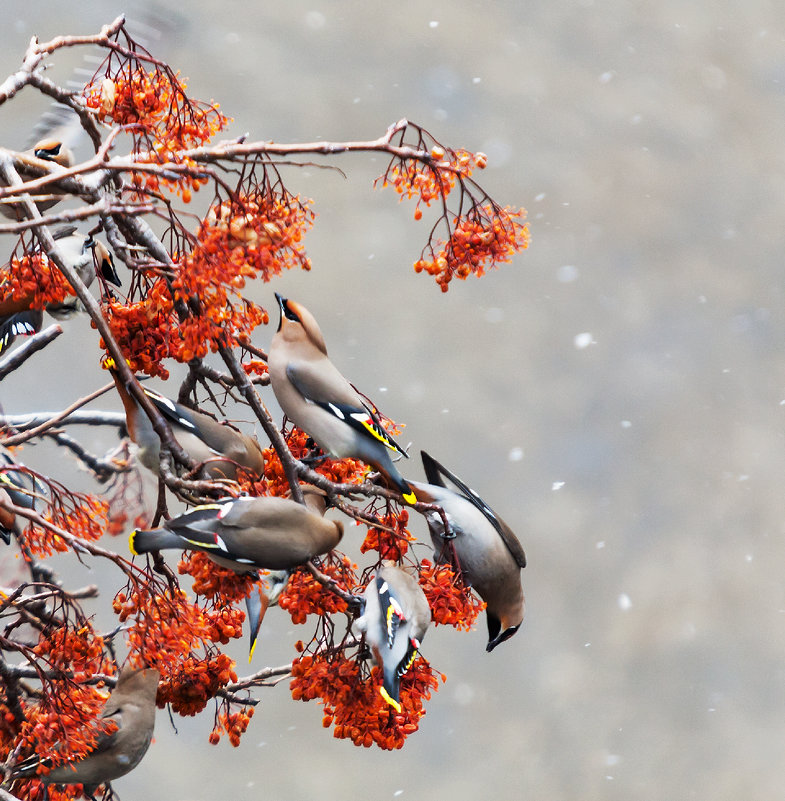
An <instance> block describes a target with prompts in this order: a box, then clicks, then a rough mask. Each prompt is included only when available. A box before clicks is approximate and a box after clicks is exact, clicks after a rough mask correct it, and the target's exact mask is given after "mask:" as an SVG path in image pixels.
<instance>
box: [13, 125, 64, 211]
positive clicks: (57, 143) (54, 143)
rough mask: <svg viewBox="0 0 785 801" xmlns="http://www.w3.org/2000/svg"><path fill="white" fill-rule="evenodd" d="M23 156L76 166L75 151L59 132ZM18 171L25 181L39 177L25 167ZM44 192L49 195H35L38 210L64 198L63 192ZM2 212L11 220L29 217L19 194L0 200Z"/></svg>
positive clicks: (48, 207) (47, 207)
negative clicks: (40, 197)
mask: <svg viewBox="0 0 785 801" xmlns="http://www.w3.org/2000/svg"><path fill="white" fill-rule="evenodd" d="M74 116H75V115H74ZM22 156H23V157H27V158H30V157H31V156H32V157H33V158H35V159H40V160H41V161H48V162H51V163H52V164H57V165H58V166H59V167H63V168H68V167H73V166H74V154H73V152H72V151H71V149H70V148H69V147H68V146H67V145H66V143H65V142H64V141H62V140H61V139H59V138H58V136H57V134H56V133H54V132H52V133H50V134H48V135H47V136H46V137H45V138H43V139H41V140H40V141H38V142H36V143H35V144H34V145H33V146H32V147H31V148H30V150H25V151H24V152H23V153H22ZM30 163H31V164H32V159H31V160H30ZM18 172H19V177H20V178H21V179H22V180H23V181H29V180H30V179H32V178H36V177H38V176H37V175H36V174H35V173H34V172H33V171H32V170H26V169H25V168H24V167H20V168H19V170H18ZM44 192H45V194H46V195H47V196H46V198H45V199H44V198H42V199H41V200H36V196H33V200H34V201H35V204H36V206H37V207H38V211H40V212H44V211H46V210H47V209H51V208H52V206H54V205H56V204H57V203H59V202H60V201H61V200H62V199H63V195H62V194H58V193H55V194H52V193H50V192H49V191H48V190H46V189H45V190H44ZM0 214H2V216H3V217H5V218H6V219H9V220H23V219H25V218H26V217H27V215H26V214H25V212H24V208H23V207H22V206H21V205H20V203H19V196H18V195H13V196H11V197H8V198H4V199H3V200H0Z"/></svg>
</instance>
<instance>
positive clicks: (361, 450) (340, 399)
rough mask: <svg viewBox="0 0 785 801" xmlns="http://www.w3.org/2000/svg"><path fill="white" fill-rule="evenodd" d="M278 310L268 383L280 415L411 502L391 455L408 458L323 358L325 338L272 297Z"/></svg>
mask: <svg viewBox="0 0 785 801" xmlns="http://www.w3.org/2000/svg"><path fill="white" fill-rule="evenodd" d="M275 297H276V299H277V301H278V305H279V307H280V311H281V320H280V322H279V324H278V331H277V332H276V334H275V336H274V337H273V340H272V344H271V345H270V353H269V359H268V367H269V370H270V383H271V384H272V387H273V392H274V393H275V397H276V398H277V399H278V403H279V405H280V407H281V409H282V411H283V413H284V414H285V415H286V416H287V417H288V418H289V419H290V420H291V421H292V422H293V423H294V424H295V425H296V426H298V427H299V428H301V429H302V430H303V431H305V433H306V434H308V435H309V436H310V437H312V438H313V439H314V440H315V441H316V443H317V444H318V445H319V447H320V448H321V449H322V450H323V451H325V452H327V453H330V454H331V455H332V456H334V457H336V458H338V459H343V458H346V457H351V458H354V459H361V460H362V461H363V462H367V463H368V464H370V465H372V466H373V467H375V468H376V469H377V470H379V471H381V472H382V473H383V474H384V475H385V476H386V477H387V478H388V479H389V481H390V482H391V483H392V484H393V485H394V486H395V487H396V489H398V491H399V492H400V493H401V495H403V498H404V500H405V501H406V502H407V503H415V502H416V500H417V498H416V497H415V494H414V492H413V491H412V488H411V487H410V486H409V484H407V482H406V481H405V480H404V478H403V477H402V476H401V474H400V473H399V472H398V470H397V469H396V467H395V465H394V464H393V463H392V460H391V458H390V453H399V454H401V455H402V456H405V457H406V458H408V454H407V453H406V452H405V451H404V450H403V449H402V448H400V447H399V446H398V445H397V444H396V443H395V441H394V440H393V439H392V437H390V436H389V435H388V434H387V432H386V431H385V430H384V428H383V427H382V425H381V423H380V422H379V419H378V418H377V416H376V415H375V414H374V412H373V411H372V410H371V409H370V407H369V406H368V405H367V404H366V402H365V401H364V400H363V399H362V397H361V396H360V394H359V393H358V392H357V391H356V390H355V389H354V387H353V386H352V385H351V384H350V383H349V382H348V381H347V380H346V379H345V378H344V377H343V376H342V375H341V373H340V372H338V369H337V368H336V367H335V365H334V364H333V363H332V362H331V361H330V359H329V358H328V356H327V346H326V345H325V343H324V337H323V336H322V332H321V331H320V330H319V326H318V324H317V322H316V320H315V319H314V318H313V315H312V314H311V313H310V312H309V311H308V309H306V308H305V307H304V306H302V305H300V304H299V303H296V302H295V301H293V300H287V299H286V298H283V297H281V296H280V295H279V294H278V293H276V295H275Z"/></svg>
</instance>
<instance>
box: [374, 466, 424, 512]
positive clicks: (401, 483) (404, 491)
mask: <svg viewBox="0 0 785 801" xmlns="http://www.w3.org/2000/svg"><path fill="white" fill-rule="evenodd" d="M377 467H378V468H379V469H380V470H381V471H382V472H383V473H384V475H385V476H386V477H387V479H388V480H389V481H390V483H391V484H392V485H393V486H394V487H395V489H397V490H398V492H400V493H401V495H403V499H404V500H405V501H406V503H409V504H414V503H417V495H416V494H415V492H414V490H413V489H412V488H411V486H410V485H409V482H408V481H406V479H405V478H404V477H403V476H402V475H401V474H400V473H399V472H398V471H397V470H396V469H395V465H393V463H392V461H389V464H386V465H381V464H380V465H377Z"/></svg>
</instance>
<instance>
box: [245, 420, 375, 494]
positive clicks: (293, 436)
mask: <svg viewBox="0 0 785 801" xmlns="http://www.w3.org/2000/svg"><path fill="white" fill-rule="evenodd" d="M286 444H287V445H288V446H289V450H290V451H291V454H292V456H294V458H295V459H303V458H304V457H305V456H307V455H308V454H309V452H310V449H309V447H308V435H307V434H306V433H305V432H304V431H302V430H301V429H299V428H296V427H292V430H291V432H290V433H289V434H288V435H287V436H286ZM262 452H263V454H264V481H263V482H259V484H257V485H256V486H257V487H258V488H259V492H258V493H257V494H260V495H277V496H279V497H286V495H288V493H289V481H288V480H287V478H286V474H285V473H284V469H283V465H282V464H281V459H280V457H279V456H278V453H277V451H276V450H275V448H265V449H264V450H263V451H262ZM314 469H315V470H316V472H317V473H320V474H321V475H323V476H324V477H325V478H327V479H329V480H330V481H333V482H335V483H336V484H362V482H363V481H364V480H365V476H366V475H367V474H368V470H369V468H368V465H366V464H365V463H364V462H360V461H358V460H356V459H329V458H328V459H323V460H322V461H320V462H319V463H318V464H317V465H316V466H315V467H314Z"/></svg>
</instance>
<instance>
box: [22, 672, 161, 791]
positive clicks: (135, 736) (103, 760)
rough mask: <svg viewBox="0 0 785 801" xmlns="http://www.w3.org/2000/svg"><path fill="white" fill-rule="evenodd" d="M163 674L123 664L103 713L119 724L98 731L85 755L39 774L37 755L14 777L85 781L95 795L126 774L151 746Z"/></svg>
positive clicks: (86, 788)
mask: <svg viewBox="0 0 785 801" xmlns="http://www.w3.org/2000/svg"><path fill="white" fill-rule="evenodd" d="M160 677H161V676H160V673H159V672H158V671H157V670H155V669H153V668H144V669H136V668H131V667H125V668H123V670H122V671H121V672H120V675H119V676H118V679H117V684H116V685H115V688H114V690H113V691H112V694H111V695H110V696H109V699H108V701H107V702H106V705H105V706H104V709H103V712H102V713H101V718H102V719H103V720H111V721H114V722H115V723H116V724H117V726H118V728H117V729H116V730H115V731H113V732H112V733H110V734H107V733H101V734H99V736H98V741H97V743H96V745H95V747H94V748H93V750H92V751H91V752H90V753H89V754H88V755H87V756H85V757H84V758H83V759H80V760H75V761H74V762H68V763H66V764H64V765H58V766H57V767H56V768H53V769H52V770H51V771H50V772H49V773H48V774H47V775H36V770H37V768H38V766H39V764H40V760H39V759H38V757H35V758H32V759H30V760H28V761H26V762H24V763H22V764H21V765H18V766H17V768H16V769H15V770H14V772H13V773H12V775H11V779H17V778H29V777H31V776H35V777H36V778H38V779H40V780H41V781H42V782H44V783H45V784H83V785H84V786H85V790H86V792H87V793H88V794H90V795H92V794H93V792H95V788H96V787H98V786H99V785H101V784H105V783H106V782H111V781H114V780H115V779H118V778H119V777H120V776H125V774H126V773H129V772H130V771H132V770H133V769H134V768H135V767H136V766H137V765H138V764H139V762H140V761H141V759H142V757H143V756H144V755H145V754H146V753H147V749H148V748H149V746H150V740H151V739H152V736H153V728H154V726H155V696H156V693H157V690H158V681H159V679H160Z"/></svg>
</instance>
